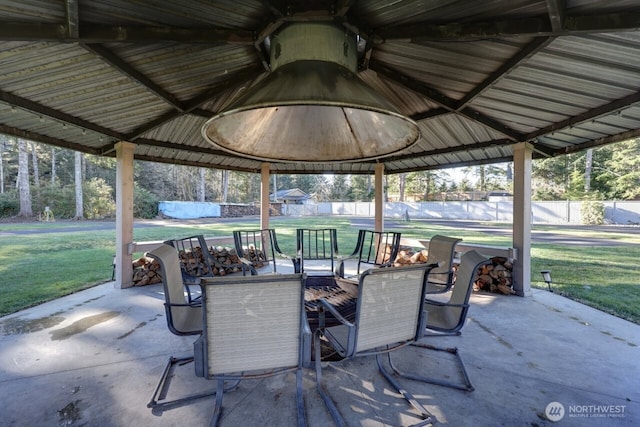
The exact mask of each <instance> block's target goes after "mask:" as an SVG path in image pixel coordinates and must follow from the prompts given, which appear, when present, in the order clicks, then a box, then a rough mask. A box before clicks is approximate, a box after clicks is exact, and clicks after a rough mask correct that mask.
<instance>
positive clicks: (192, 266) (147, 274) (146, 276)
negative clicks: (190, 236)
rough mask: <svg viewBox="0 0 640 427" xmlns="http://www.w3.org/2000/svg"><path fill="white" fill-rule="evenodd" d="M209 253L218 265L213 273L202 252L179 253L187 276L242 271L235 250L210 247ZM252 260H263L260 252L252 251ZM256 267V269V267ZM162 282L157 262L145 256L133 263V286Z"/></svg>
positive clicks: (216, 274)
mask: <svg viewBox="0 0 640 427" xmlns="http://www.w3.org/2000/svg"><path fill="white" fill-rule="evenodd" d="M208 250H209V253H210V254H211V255H212V256H213V257H214V259H215V260H216V261H217V263H218V265H213V266H212V269H213V272H212V273H211V272H210V271H209V265H208V263H207V262H205V260H204V256H203V253H202V250H201V249H200V248H199V247H195V248H194V250H193V251H179V252H178V258H179V259H180V264H181V268H182V269H183V271H185V272H187V273H188V274H190V275H192V276H196V277H200V276H211V275H214V276H224V275H227V274H229V273H236V272H239V271H242V268H241V261H240V258H239V257H238V255H237V253H236V251H235V249H230V248H223V247H221V246H219V247H215V248H214V247H211V248H209V249H208ZM252 256H253V258H255V259H263V260H264V254H261V252H260V251H256V250H255V249H254V250H253V255H252ZM256 267H258V266H257V265H256ZM160 282H162V275H161V272H160V265H159V264H158V262H157V261H156V260H155V259H153V258H151V257H148V256H146V254H145V255H143V256H141V257H140V258H138V259H136V260H135V261H133V283H134V285H135V286H144V285H152V284H154V283H160Z"/></svg>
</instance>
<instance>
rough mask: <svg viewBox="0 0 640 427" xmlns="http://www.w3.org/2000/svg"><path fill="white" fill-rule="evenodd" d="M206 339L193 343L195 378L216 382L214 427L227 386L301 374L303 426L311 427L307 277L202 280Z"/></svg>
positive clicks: (298, 384) (299, 401)
mask: <svg viewBox="0 0 640 427" xmlns="http://www.w3.org/2000/svg"><path fill="white" fill-rule="evenodd" d="M202 292H203V311H202V315H203V321H202V322H203V325H204V331H203V334H202V336H201V337H200V338H199V339H198V340H197V341H196V342H195V343H194V354H195V367H196V375H197V376H200V377H204V378H207V379H209V380H214V381H216V384H217V393H216V401H215V406H214V409H213V414H212V417H211V423H210V425H211V426H215V425H217V423H218V421H219V419H220V416H221V412H222V400H223V397H224V391H225V390H224V383H225V381H239V380H245V379H254V378H264V377H269V376H273V375H279V374H284V373H287V372H295V373H296V403H297V415H298V425H299V426H304V425H306V415H305V408H304V398H303V393H302V373H303V371H302V370H303V366H308V365H309V364H310V353H311V331H310V329H309V325H308V323H307V321H306V316H305V311H304V275H302V274H281V275H263V276H247V277H225V278H221V279H216V280H211V279H203V281H202Z"/></svg>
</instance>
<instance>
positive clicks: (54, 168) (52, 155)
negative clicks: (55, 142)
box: [51, 147, 56, 186]
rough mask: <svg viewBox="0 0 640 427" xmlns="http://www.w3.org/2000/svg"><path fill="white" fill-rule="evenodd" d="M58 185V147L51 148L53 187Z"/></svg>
mask: <svg viewBox="0 0 640 427" xmlns="http://www.w3.org/2000/svg"><path fill="white" fill-rule="evenodd" d="M55 184H56V147H51V186H54V185H55Z"/></svg>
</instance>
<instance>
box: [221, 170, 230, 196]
mask: <svg viewBox="0 0 640 427" xmlns="http://www.w3.org/2000/svg"><path fill="white" fill-rule="evenodd" d="M228 196H229V171H228V170H223V171H222V203H227V198H228Z"/></svg>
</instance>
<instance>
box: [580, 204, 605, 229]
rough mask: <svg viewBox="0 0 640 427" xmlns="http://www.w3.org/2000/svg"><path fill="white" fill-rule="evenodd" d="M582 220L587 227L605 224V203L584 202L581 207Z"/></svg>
mask: <svg viewBox="0 0 640 427" xmlns="http://www.w3.org/2000/svg"><path fill="white" fill-rule="evenodd" d="M580 219H581V220H582V223H583V224H586V225H600V224H604V203H602V202H582V204H581V205H580Z"/></svg>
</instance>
